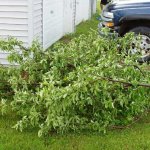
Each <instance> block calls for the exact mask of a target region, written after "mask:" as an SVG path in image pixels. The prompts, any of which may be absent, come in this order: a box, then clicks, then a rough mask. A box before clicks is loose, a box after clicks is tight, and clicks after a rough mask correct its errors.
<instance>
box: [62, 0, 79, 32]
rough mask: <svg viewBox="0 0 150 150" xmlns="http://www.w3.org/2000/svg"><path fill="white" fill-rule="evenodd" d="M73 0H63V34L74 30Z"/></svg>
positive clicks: (74, 7)
mask: <svg viewBox="0 0 150 150" xmlns="http://www.w3.org/2000/svg"><path fill="white" fill-rule="evenodd" d="M75 1H76V0H64V34H68V33H72V32H74V31H75V12H76V11H75V9H76V6H75Z"/></svg>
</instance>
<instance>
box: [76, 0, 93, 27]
mask: <svg viewBox="0 0 150 150" xmlns="http://www.w3.org/2000/svg"><path fill="white" fill-rule="evenodd" d="M90 8H91V0H76V25H78V24H79V23H81V22H82V21H85V20H88V19H89V18H90V17H91V10H90Z"/></svg>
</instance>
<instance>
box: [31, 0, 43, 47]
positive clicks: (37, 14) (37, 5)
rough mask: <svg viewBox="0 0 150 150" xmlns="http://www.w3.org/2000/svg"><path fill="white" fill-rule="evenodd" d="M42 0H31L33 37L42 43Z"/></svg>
mask: <svg viewBox="0 0 150 150" xmlns="http://www.w3.org/2000/svg"><path fill="white" fill-rule="evenodd" d="M42 7H43V1H42V0H34V1H33V39H37V40H39V42H40V43H41V44H42V43H43V9H42Z"/></svg>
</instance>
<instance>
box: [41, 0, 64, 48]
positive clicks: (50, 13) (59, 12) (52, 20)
mask: <svg viewBox="0 0 150 150" xmlns="http://www.w3.org/2000/svg"><path fill="white" fill-rule="evenodd" d="M63 8H64V1H63V0H43V48H48V47H49V46H50V45H51V44H53V43H54V42H56V41H57V40H58V39H60V38H61V37H62V36H63V35H64V33H63V25H64V24H63V22H64V20H63V19H64V15H63V13H64V9H63Z"/></svg>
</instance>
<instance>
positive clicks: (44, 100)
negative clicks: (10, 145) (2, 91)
mask: <svg viewBox="0 0 150 150" xmlns="http://www.w3.org/2000/svg"><path fill="white" fill-rule="evenodd" d="M132 40H133V35H132V34H129V35H127V36H125V37H123V38H118V39H115V40H114V39H109V40H108V39H105V38H99V37H98V36H97V33H96V32H95V31H92V32H91V33H89V35H81V36H80V37H79V38H75V39H73V40H72V41H71V42H70V43H69V44H67V45H65V44H63V43H57V44H55V45H54V46H53V47H51V48H50V49H48V50H47V51H43V50H42V48H41V47H40V46H39V44H38V43H37V42H33V44H32V46H31V47H30V48H28V49H25V48H24V47H23V46H22V43H21V42H18V41H17V40H15V39H11V38H10V39H8V40H7V41H3V40H2V41H1V42H0V43H1V44H0V48H1V49H4V50H9V51H10V52H11V54H10V56H9V60H10V61H11V62H15V63H17V64H19V66H18V67H17V68H11V69H10V70H9V73H10V74H11V75H10V79H9V83H10V84H11V88H12V89H13V92H14V96H13V100H12V101H11V108H12V110H14V111H15V112H16V113H17V114H18V115H20V116H21V118H22V119H21V120H20V121H18V122H17V124H16V125H15V126H14V128H16V129H19V130H21V131H22V130H23V129H24V128H28V127H38V128H39V132H38V135H39V136H42V135H45V134H47V133H49V132H57V133H63V132H67V131H81V130H94V131H99V132H100V131H104V132H105V131H106V129H107V128H108V127H109V126H111V125H125V124H128V123H129V122H131V121H133V120H134V117H135V116H137V115H139V114H141V113H144V112H145V111H146V110H147V109H149V106H150V105H149V100H150V99H149V97H150V90H149V85H148V84H149V83H150V78H149V76H150V72H149V71H147V70H145V69H144V68H145V67H146V66H147V64H144V65H141V66H139V64H138V63H137V62H136V61H135V60H136V59H137V57H138V56H132V57H131V56H129V55H127V49H128V50H130V45H131V42H132ZM12 43H13V44H12ZM118 45H119V46H118ZM16 46H18V47H19V48H20V50H21V53H20V52H19V53H18V52H17V51H16V50H15V48H16ZM120 51H121V53H120Z"/></svg>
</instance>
